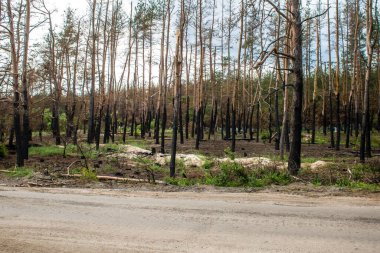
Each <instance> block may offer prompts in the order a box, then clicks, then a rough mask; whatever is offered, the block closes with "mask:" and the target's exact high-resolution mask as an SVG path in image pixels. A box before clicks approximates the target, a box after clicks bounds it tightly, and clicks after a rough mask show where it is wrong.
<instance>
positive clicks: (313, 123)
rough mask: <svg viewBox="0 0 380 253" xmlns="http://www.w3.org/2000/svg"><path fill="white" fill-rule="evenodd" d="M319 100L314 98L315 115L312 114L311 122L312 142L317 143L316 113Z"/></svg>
mask: <svg viewBox="0 0 380 253" xmlns="http://www.w3.org/2000/svg"><path fill="white" fill-rule="evenodd" d="M316 104H317V101H316V100H315V99H314V100H313V113H312V114H313V115H312V122H311V144H315V114H316V106H317V105H316Z"/></svg>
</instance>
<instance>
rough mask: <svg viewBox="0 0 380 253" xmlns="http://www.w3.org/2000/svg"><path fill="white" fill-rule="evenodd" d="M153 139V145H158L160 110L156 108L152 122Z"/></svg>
mask: <svg viewBox="0 0 380 253" xmlns="http://www.w3.org/2000/svg"><path fill="white" fill-rule="evenodd" d="M154 139H155V144H159V143H160V108H157V112H156V117H155V120H154Z"/></svg>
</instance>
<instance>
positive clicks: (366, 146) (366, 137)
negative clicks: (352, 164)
mask: <svg viewBox="0 0 380 253" xmlns="http://www.w3.org/2000/svg"><path fill="white" fill-rule="evenodd" d="M372 11H373V9H372V0H367V1H366V14H367V15H366V30H367V37H366V50H367V57H368V59H367V63H366V74H365V82H364V99H363V113H362V129H361V133H360V161H361V162H364V161H365V155H367V157H371V143H370V134H371V130H370V115H369V83H370V78H371V65H372V55H373V47H374V45H375V43H374V44H372V33H373V18H372Z"/></svg>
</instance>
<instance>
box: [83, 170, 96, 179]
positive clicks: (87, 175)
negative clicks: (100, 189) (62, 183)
mask: <svg viewBox="0 0 380 253" xmlns="http://www.w3.org/2000/svg"><path fill="white" fill-rule="evenodd" d="M81 174H82V176H81V178H82V179H83V180H86V181H98V178H97V177H96V176H97V174H96V171H93V170H92V169H90V168H89V169H87V168H83V169H82V170H81Z"/></svg>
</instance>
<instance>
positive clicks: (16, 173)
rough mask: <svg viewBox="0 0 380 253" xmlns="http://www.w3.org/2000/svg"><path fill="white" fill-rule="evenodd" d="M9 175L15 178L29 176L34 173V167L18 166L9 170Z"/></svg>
mask: <svg viewBox="0 0 380 253" xmlns="http://www.w3.org/2000/svg"><path fill="white" fill-rule="evenodd" d="M7 175H8V176H9V177H14V178H22V177H28V178H29V177H31V176H32V175H33V169H32V168H28V167H18V168H15V169H14V170H11V171H9V172H7Z"/></svg>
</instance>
